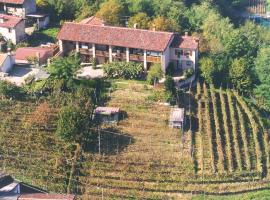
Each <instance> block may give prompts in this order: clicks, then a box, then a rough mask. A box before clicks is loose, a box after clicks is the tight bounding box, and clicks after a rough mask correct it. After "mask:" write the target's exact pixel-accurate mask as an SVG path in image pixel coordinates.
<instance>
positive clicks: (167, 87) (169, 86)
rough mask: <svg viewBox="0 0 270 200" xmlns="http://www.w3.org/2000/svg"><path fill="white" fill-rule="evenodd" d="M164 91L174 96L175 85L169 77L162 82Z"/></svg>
mask: <svg viewBox="0 0 270 200" xmlns="http://www.w3.org/2000/svg"><path fill="white" fill-rule="evenodd" d="M164 86H165V90H166V91H167V92H171V93H172V95H175V93H176V89H175V83H174V80H173V78H172V77H171V76H167V77H166V80H165V82H164Z"/></svg>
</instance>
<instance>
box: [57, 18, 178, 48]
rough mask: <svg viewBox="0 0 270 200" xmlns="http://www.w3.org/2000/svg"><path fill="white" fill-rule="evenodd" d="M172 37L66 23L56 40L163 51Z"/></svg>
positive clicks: (140, 31) (130, 29)
mask: <svg viewBox="0 0 270 200" xmlns="http://www.w3.org/2000/svg"><path fill="white" fill-rule="evenodd" d="M173 35H174V33H170V32H159V31H149V30H141V29H132V28H123V27H112V26H93V25H89V24H79V23H71V22H67V23H65V24H64V25H63V26H62V28H61V30H60V32H59V33H58V36H57V38H58V39H59V40H67V41H78V42H88V43H95V44H104V45H112V46H120V47H129V48H138V49H145V50H151V51H164V50H165V49H166V48H167V46H168V45H169V42H170V40H171V38H172V37H173Z"/></svg>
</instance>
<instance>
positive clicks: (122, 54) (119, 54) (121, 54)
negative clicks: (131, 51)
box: [112, 52, 126, 61]
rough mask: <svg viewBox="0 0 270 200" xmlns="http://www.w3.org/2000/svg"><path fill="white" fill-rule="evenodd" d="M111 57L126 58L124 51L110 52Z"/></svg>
mask: <svg viewBox="0 0 270 200" xmlns="http://www.w3.org/2000/svg"><path fill="white" fill-rule="evenodd" d="M112 55H113V58H115V59H119V60H123V61H124V60H126V53H114V52H113V53H112Z"/></svg>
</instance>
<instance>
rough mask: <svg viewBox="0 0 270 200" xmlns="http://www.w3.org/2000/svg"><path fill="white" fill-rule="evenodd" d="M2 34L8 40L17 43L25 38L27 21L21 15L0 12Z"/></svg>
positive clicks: (0, 32)
mask: <svg viewBox="0 0 270 200" xmlns="http://www.w3.org/2000/svg"><path fill="white" fill-rule="evenodd" d="M0 34H1V35H2V36H3V38H4V39H5V40H6V41H11V42H12V43H13V44H17V43H18V42H21V41H23V40H25V38H26V33H25V22H24V20H23V19H22V18H20V17H15V16H10V15H4V14H0Z"/></svg>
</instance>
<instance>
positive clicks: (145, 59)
mask: <svg viewBox="0 0 270 200" xmlns="http://www.w3.org/2000/svg"><path fill="white" fill-rule="evenodd" d="M143 68H144V71H147V53H146V50H144V51H143Z"/></svg>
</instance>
